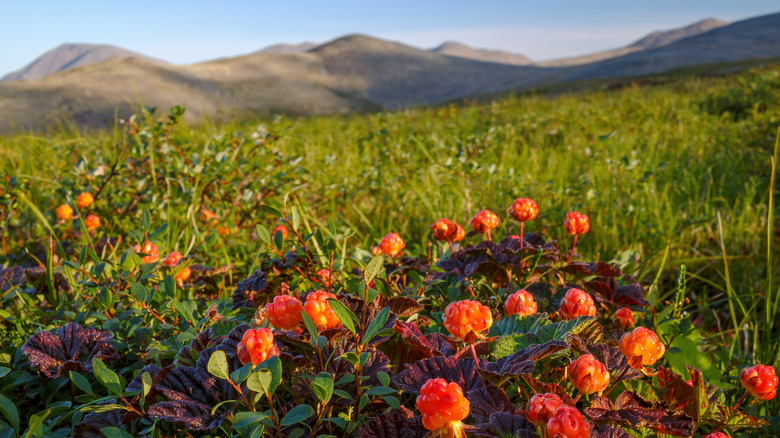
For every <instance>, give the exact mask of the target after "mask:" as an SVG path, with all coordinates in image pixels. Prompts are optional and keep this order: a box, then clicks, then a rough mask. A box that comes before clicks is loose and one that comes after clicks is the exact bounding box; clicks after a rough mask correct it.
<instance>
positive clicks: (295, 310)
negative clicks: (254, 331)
mask: <svg viewBox="0 0 780 438" xmlns="http://www.w3.org/2000/svg"><path fill="white" fill-rule="evenodd" d="M301 310H303V304H301V300H299V299H298V298H295V297H293V296H290V295H277V296H275V297H274V300H273V301H272V302H270V303H268V304H266V305H265V316H266V318H268V321H270V322H271V324H272V325H273V326H274V327H276V328H278V329H282V330H290V329H291V328H294V327H295V326H296V325H298V323H300V322H301Z"/></svg>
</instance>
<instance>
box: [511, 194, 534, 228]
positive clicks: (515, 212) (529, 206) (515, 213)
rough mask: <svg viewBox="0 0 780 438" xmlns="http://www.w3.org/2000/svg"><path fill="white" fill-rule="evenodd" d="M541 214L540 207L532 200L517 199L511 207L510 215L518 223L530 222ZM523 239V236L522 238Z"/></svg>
mask: <svg viewBox="0 0 780 438" xmlns="http://www.w3.org/2000/svg"><path fill="white" fill-rule="evenodd" d="M538 214H539V206H538V205H536V202H534V201H533V200H531V199H528V198H517V199H515V202H513V203H512V205H510V206H509V215H510V216H512V218H514V220H516V221H518V222H528V221H530V220H533V219H534V218H535V217H536V216H537V215H538ZM520 237H522V236H520Z"/></svg>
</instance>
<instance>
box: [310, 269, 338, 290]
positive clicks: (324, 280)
mask: <svg viewBox="0 0 780 438" xmlns="http://www.w3.org/2000/svg"><path fill="white" fill-rule="evenodd" d="M314 281H316V282H317V283H320V284H321V285H323V286H325V287H330V286H331V285H332V284H333V278H332V274H331V272H330V269H320V270H319V271H317V278H316V279H315V280H314Z"/></svg>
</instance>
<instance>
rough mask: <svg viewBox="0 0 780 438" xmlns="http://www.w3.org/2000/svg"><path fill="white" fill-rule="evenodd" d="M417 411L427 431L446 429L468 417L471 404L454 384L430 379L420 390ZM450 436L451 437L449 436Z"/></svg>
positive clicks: (458, 386) (461, 390)
mask: <svg viewBox="0 0 780 438" xmlns="http://www.w3.org/2000/svg"><path fill="white" fill-rule="evenodd" d="M416 404H417V409H418V410H419V411H420V413H421V414H422V423H423V426H424V427H425V428H426V429H428V430H439V429H445V428H448V426H451V424H450V423H453V422H460V421H461V420H463V419H464V418H466V417H468V416H469V411H470V410H471V403H469V401H468V399H466V397H464V396H463V389H461V387H460V385H458V384H457V383H455V382H450V383H447V381H446V380H444V379H430V380H428V381H427V382H425V383H424V384H423V386H422V387H421V388H420V395H418V396H417V403H416ZM450 436H451V435H450Z"/></svg>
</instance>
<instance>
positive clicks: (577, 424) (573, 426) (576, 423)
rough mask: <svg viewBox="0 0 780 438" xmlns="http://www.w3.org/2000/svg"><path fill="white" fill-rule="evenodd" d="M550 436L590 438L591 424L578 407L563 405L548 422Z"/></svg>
mask: <svg viewBox="0 0 780 438" xmlns="http://www.w3.org/2000/svg"><path fill="white" fill-rule="evenodd" d="M547 436H548V438H589V437H590V426H589V425H588V423H586V422H585V419H584V418H582V414H581V413H580V411H578V410H577V408H572V407H569V406H566V405H561V407H559V408H558V409H556V410H555V412H554V413H553V415H552V417H551V418H550V420H549V421H548V422H547Z"/></svg>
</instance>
